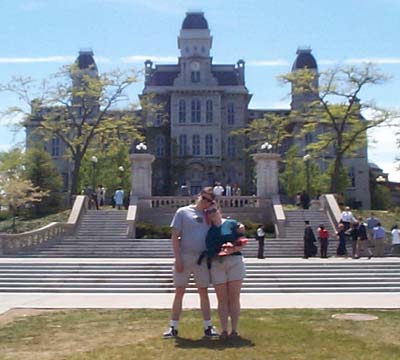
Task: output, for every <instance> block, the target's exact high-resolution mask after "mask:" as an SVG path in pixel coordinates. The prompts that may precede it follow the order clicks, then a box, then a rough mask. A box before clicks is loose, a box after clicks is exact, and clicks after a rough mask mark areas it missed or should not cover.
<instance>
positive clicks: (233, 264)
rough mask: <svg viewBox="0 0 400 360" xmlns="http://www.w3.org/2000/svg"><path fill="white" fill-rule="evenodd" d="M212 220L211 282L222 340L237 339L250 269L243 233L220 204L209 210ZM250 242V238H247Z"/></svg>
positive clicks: (208, 241) (209, 242) (209, 247)
mask: <svg viewBox="0 0 400 360" xmlns="http://www.w3.org/2000/svg"><path fill="white" fill-rule="evenodd" d="M207 214H208V216H209V219H210V221H211V224H212V225H211V227H210V230H209V231H208V233H207V238H206V245H207V258H208V259H209V262H210V272H211V281H212V283H213V285H214V288H215V292H216V294H217V299H218V314H219V318H220V322H221V335H220V339H221V340H224V339H227V338H228V337H229V338H237V337H238V336H239V334H238V323H239V316H240V291H241V287H242V283H243V279H244V277H245V275H246V268H245V264H244V262H243V256H242V253H241V252H240V251H241V249H242V247H243V244H244V243H243V242H240V240H241V237H242V236H243V233H242V231H241V230H244V229H240V228H239V223H238V222H237V221H236V220H233V219H225V218H223V217H222V215H221V211H220V209H219V207H218V205H217V203H215V202H214V203H212V204H211V205H210V207H209V208H208V209H207ZM246 241H247V239H246ZM229 318H230V320H231V328H232V329H231V332H230V334H229V335H228V320H229Z"/></svg>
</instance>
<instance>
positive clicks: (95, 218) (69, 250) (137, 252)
mask: <svg viewBox="0 0 400 360" xmlns="http://www.w3.org/2000/svg"><path fill="white" fill-rule="evenodd" d="M126 215H127V213H126V211H124V210H108V211H105V210H102V211H95V210H92V211H88V212H87V213H86V214H85V215H84V216H83V218H82V220H81V222H80V224H79V226H78V229H77V231H76V233H75V234H74V235H71V236H65V237H64V238H63V239H60V240H59V241H58V242H56V243H52V244H50V245H49V246H47V247H43V248H40V249H38V250H37V249H36V250H29V251H24V252H21V253H20V254H18V256H19V257H57V258H69V257H71V258H170V259H171V258H173V252H172V246H171V240H170V239H128V238H127V236H126V232H127V222H126ZM285 215H286V217H287V227H286V232H287V237H286V238H284V239H279V238H274V239H266V240H265V251H264V255H265V256H266V257H301V256H302V255H303V232H304V220H305V219H310V221H311V224H312V226H313V228H314V230H315V232H316V228H317V227H318V225H319V224H320V223H323V224H325V225H326V227H327V228H328V231H329V233H330V234H331V239H334V238H335V236H334V230H333V228H332V227H331V225H330V222H329V219H328V217H327V215H326V213H325V212H323V211H318V210H294V211H286V212H285ZM316 234H317V233H316ZM336 244H337V242H336V241H330V245H329V249H328V255H334V254H335V253H336ZM349 246H350V245H349ZM257 248H258V243H257V241H255V240H254V239H250V242H249V244H248V245H247V246H246V248H245V249H244V250H243V253H244V255H245V256H246V257H249V258H252V257H253V258H254V257H256V256H257ZM349 250H350V248H349Z"/></svg>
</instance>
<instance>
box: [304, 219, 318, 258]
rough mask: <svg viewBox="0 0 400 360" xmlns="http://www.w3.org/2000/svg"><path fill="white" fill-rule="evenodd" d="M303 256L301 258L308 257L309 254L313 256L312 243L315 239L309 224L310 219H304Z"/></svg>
mask: <svg viewBox="0 0 400 360" xmlns="http://www.w3.org/2000/svg"><path fill="white" fill-rule="evenodd" d="M304 224H305V228H304V256H303V259H308V258H309V257H310V256H314V255H315V253H314V247H315V245H314V243H315V241H316V239H315V235H314V231H313V229H312V227H311V225H310V221H309V220H306V221H304Z"/></svg>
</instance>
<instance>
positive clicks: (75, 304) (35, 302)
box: [0, 258, 400, 314]
mask: <svg viewBox="0 0 400 360" xmlns="http://www.w3.org/2000/svg"><path fill="white" fill-rule="evenodd" d="M99 261H102V260H101V259H21V258H16V259H5V258H3V259H0V264H1V263H3V264H5V263H21V262H26V263H28V262H29V263H52V262H54V263H91V262H93V263H95V262H99ZM104 261H105V262H107V263H119V262H125V263H126V262H135V263H140V262H142V263H143V262H150V263H161V262H169V263H170V262H171V260H166V259H161V260H157V259H151V260H145V259H135V260H132V259H104ZM257 261H263V262H268V263H282V262H284V263H299V262H302V263H304V262H309V263H322V262H323V263H326V262H329V263H335V262H340V263H343V262H353V261H360V260H352V259H336V258H332V259H327V260H321V259H309V260H302V259H264V260H248V262H257ZM362 261H363V260H362ZM375 262H376V263H385V262H400V259H399V258H386V259H372V260H371V261H368V263H369V264H372V263H375ZM172 298H173V295H172V294H44V293H41V294H40V293H0V314H2V313H4V312H6V311H8V310H9V309H12V308H38V309H44V308H46V309H61V308H66V309H70V308H110V309H111V308H157V309H169V308H170V306H171V303H172ZM210 298H211V305H212V307H213V308H216V298H215V295H214V294H210ZM241 303H242V308H244V309H278V308H387V309H389V308H400V293H392V292H387V293H308V294H301V293H296V294H265V295H264V294H243V295H242V298H241ZM184 307H185V308H199V299H198V296H197V295H196V294H187V295H186V296H185V298H184Z"/></svg>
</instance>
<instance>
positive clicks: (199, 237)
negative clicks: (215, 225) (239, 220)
mask: <svg viewBox="0 0 400 360" xmlns="http://www.w3.org/2000/svg"><path fill="white" fill-rule="evenodd" d="M214 197H215V196H214V193H213V189H212V187H206V188H204V189H203V190H202V191H201V192H200V194H199V196H198V198H197V201H196V204H195V205H189V206H184V207H181V208H179V209H178V210H177V211H176V213H175V216H174V218H173V219H172V222H171V239H172V246H173V251H174V256H175V266H174V285H175V297H174V301H173V304H172V310H171V319H170V326H169V328H168V330H167V331H166V332H165V333H164V334H163V337H164V338H165V339H171V338H175V337H176V336H177V335H178V324H179V318H180V315H181V312H182V301H183V296H184V295H185V290H186V288H187V286H188V285H189V278H190V275H191V274H193V277H194V280H195V283H196V286H197V290H198V293H199V296H200V308H201V312H202V315H203V320H204V335H205V336H206V337H215V336H218V333H217V331H216V330H215V328H214V327H213V326H212V324H211V311H210V300H209V297H208V290H207V288H208V286H209V284H210V271H209V269H208V267H207V261H202V262H200V263H199V257H200V255H201V254H202V253H204V251H206V250H207V247H206V236H207V232H208V230H209V228H210V225H209V223H208V221H207V218H206V213H205V210H206V209H207V208H208V207H209V206H210V204H211V203H212V202H214Z"/></svg>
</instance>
